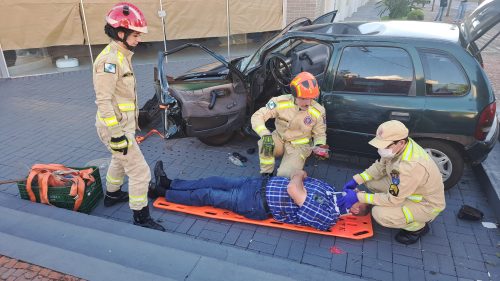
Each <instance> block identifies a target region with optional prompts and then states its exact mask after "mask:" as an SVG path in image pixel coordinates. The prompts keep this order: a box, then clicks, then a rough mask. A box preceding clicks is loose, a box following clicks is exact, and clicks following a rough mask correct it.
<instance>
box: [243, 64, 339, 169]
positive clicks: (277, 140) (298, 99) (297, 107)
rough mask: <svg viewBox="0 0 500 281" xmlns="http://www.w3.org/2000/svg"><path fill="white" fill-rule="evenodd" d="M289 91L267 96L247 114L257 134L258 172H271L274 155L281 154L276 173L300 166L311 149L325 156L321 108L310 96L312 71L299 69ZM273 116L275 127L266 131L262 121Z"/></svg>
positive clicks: (313, 84)
mask: <svg viewBox="0 0 500 281" xmlns="http://www.w3.org/2000/svg"><path fill="white" fill-rule="evenodd" d="M290 90H291V93H292V94H291V95H282V96H279V97H275V98H272V99H270V100H269V102H268V103H267V104H266V106H265V107H263V108H261V109H259V110H257V111H256V112H255V113H254V114H253V115H252V118H251V122H252V129H253V130H254V131H255V132H256V133H257V134H258V135H259V136H260V137H261V139H260V140H259V142H258V145H259V160H260V173H261V174H262V175H263V176H270V175H272V174H273V172H274V161H275V157H276V156H281V155H283V159H282V160H281V165H280V167H279V168H278V171H277V176H283V177H289V176H290V174H291V173H292V172H293V171H296V170H302V169H303V167H304V163H305V161H306V159H307V158H308V157H309V155H311V152H312V153H314V154H315V155H317V156H318V157H320V158H328V151H329V150H328V145H327V144H326V116H325V108H324V107H323V106H322V105H320V104H319V103H317V102H316V101H315V100H314V99H316V98H317V97H318V96H319V86H318V82H317V81H316V78H315V77H314V75H312V74H311V73H309V72H301V73H299V74H298V75H297V76H295V78H294V79H293V80H292V82H291V83H290ZM271 118H274V119H275V122H274V123H275V125H276V130H275V131H274V132H272V133H271V132H270V131H269V129H268V128H267V127H266V125H265V123H266V121H267V120H268V119H271Z"/></svg>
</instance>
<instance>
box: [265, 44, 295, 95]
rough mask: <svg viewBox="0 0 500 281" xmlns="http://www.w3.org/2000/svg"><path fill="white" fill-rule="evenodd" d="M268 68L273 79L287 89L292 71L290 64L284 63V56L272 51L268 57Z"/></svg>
mask: <svg viewBox="0 0 500 281" xmlns="http://www.w3.org/2000/svg"><path fill="white" fill-rule="evenodd" d="M268 63H269V70H270V71H271V74H272V75H273V78H274V80H276V82H278V85H279V86H281V87H282V88H284V89H285V91H286V89H288V87H289V85H290V82H292V71H291V70H290V66H288V64H287V63H286V57H285V56H284V55H282V54H279V53H274V54H272V55H271V57H270V58H269V62H268Z"/></svg>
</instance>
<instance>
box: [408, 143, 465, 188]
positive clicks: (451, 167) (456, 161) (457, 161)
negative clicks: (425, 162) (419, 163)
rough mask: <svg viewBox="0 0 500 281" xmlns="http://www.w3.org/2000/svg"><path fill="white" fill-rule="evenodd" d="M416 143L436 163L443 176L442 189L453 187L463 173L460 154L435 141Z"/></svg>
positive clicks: (451, 146)
mask: <svg viewBox="0 0 500 281" xmlns="http://www.w3.org/2000/svg"><path fill="white" fill-rule="evenodd" d="M417 143H418V144H419V145H420V146H421V147H422V148H424V149H425V151H426V152H427V154H429V156H430V157H431V158H432V160H434V162H436V164H437V166H438V168H439V171H440V172H441V175H442V176H443V182H444V189H445V190H448V189H450V188H452V187H454V186H455V185H456V184H457V183H458V181H459V180H460V178H461V177H462V174H463V172H464V159H463V157H462V154H461V153H460V152H459V151H458V150H457V149H456V148H455V147H453V145H451V144H448V143H446V142H442V141H436V140H420V141H417Z"/></svg>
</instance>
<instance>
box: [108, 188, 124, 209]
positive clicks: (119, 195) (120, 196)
mask: <svg viewBox="0 0 500 281" xmlns="http://www.w3.org/2000/svg"><path fill="white" fill-rule="evenodd" d="M126 201H128V192H125V191H122V190H121V189H119V190H117V191H115V192H109V191H106V195H105V196H104V206H105V207H111V206H113V205H114V204H116V203H121V202H126Z"/></svg>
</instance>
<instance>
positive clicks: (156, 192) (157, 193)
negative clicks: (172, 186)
mask: <svg viewBox="0 0 500 281" xmlns="http://www.w3.org/2000/svg"><path fill="white" fill-rule="evenodd" d="M166 192H167V189H166V188H165V187H163V186H160V185H158V184H156V183H155V182H153V181H150V182H149V187H148V197H149V198H151V199H156V198H158V197H165V193H166Z"/></svg>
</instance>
